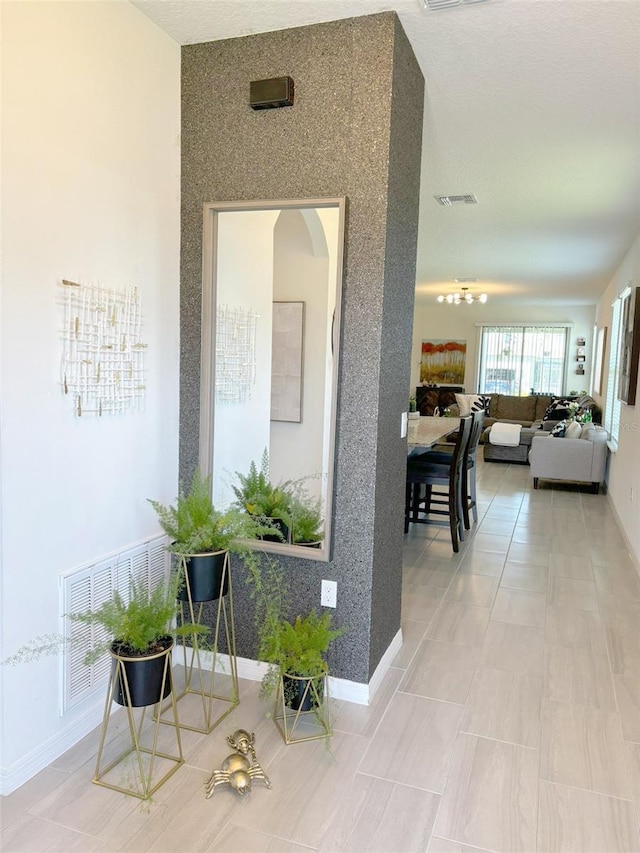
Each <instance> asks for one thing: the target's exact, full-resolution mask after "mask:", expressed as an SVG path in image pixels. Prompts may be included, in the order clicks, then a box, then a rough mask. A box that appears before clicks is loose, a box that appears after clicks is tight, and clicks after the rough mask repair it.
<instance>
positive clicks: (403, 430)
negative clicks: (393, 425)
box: [400, 412, 409, 438]
mask: <svg viewBox="0 0 640 853" xmlns="http://www.w3.org/2000/svg"><path fill="white" fill-rule="evenodd" d="M408 422H409V415H408V414H407V412H403V413H402V418H401V419H400V438H406V437H407V424H408Z"/></svg>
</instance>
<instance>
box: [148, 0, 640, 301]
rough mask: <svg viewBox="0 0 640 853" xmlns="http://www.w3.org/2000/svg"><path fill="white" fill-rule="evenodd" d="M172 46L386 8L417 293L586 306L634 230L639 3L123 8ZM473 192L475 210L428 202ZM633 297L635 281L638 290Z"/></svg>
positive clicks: (234, 1)
mask: <svg viewBox="0 0 640 853" xmlns="http://www.w3.org/2000/svg"><path fill="white" fill-rule="evenodd" d="M134 5H135V6H137V7H138V8H139V9H140V10H141V11H142V12H144V13H145V14H146V15H147V16H148V17H149V18H151V19H152V20H153V21H155V23H156V24H157V25H158V26H160V27H161V28H162V29H163V30H165V31H166V32H167V33H168V34H169V35H170V36H171V37H172V38H173V39H175V40H176V41H177V42H179V43H180V44H193V43H196V42H203V41H212V40H215V39H220V38H230V37H233V36H241V35H248V34H250V33H256V32H266V31H270V30H277V29H285V28H287V27H294V26H300V25H303V24H310V23H318V22H320V21H329V20H335V19H338V18H345V17H352V16H356V15H364V14H371V13H374V12H380V11H385V10H389V9H395V10H396V11H397V12H398V15H399V17H400V20H401V21H402V24H403V26H404V29H405V31H406V33H407V36H408V37H409V40H410V41H411V44H412V46H413V49H414V51H415V54H416V56H417V58H418V61H419V63H420V66H421V68H422V71H423V73H424V76H425V81H426V94H425V120H424V137H423V164H422V181H421V190H420V191H421V202H420V235H419V243H418V268H417V283H416V289H417V293H418V295H419V296H420V297H423V298H426V299H429V300H431V299H433V298H434V296H435V295H437V294H438V293H440V292H441V291H443V290H444V291H448V290H453V289H455V285H454V284H453V279H454V278H460V277H468V276H472V277H476V278H478V279H479V280H480V283H479V285H472V287H473V288H475V287H477V288H481V289H482V290H486V291H487V292H488V293H489V294H491V295H496V296H497V295H502V296H503V297H504V298H507V297H509V296H517V297H518V299H520V300H527V301H530V302H537V303H540V302H549V301H561V302H569V303H574V304H589V303H594V302H595V301H596V300H597V297H598V296H599V295H600V294H601V293H602V291H603V289H604V287H605V286H606V284H607V283H608V281H609V279H610V278H611V275H612V273H613V272H614V270H615V268H616V267H617V266H618V264H619V263H620V261H621V260H622V257H623V256H624V254H625V253H626V251H627V250H628V249H629V247H630V245H631V243H632V242H633V240H634V238H635V237H636V236H637V235H638V233H639V231H640V97H639V93H640V0H487V2H485V3H479V4H476V5H467V6H459V7H455V8H451V9H445V10H441V11H426V10H425V9H424V5H423V3H422V0H395V2H393V0H392V1H391V2H382V0H182V1H181V0H136V2H134ZM462 193H474V194H475V195H476V196H477V198H478V201H479V204H478V205H477V206H466V205H465V206H462V207H450V208H447V207H441V206H440V205H438V204H437V203H436V201H435V200H434V198H433V196H434V195H440V194H462ZM639 284H640V282H639Z"/></svg>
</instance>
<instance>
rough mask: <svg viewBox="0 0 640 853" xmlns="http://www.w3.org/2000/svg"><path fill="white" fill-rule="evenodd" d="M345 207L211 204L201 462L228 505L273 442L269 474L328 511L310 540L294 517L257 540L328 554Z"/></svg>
mask: <svg viewBox="0 0 640 853" xmlns="http://www.w3.org/2000/svg"><path fill="white" fill-rule="evenodd" d="M344 208H345V205H344V199H309V200H302V201H300V200H296V201H265V202H260V201H258V202H237V203H233V202H232V203H220V204H219V203H210V204H209V203H208V204H205V206H204V241H203V246H204V250H203V293H202V365H201V390H200V397H201V399H200V402H201V408H200V412H201V415H200V468H201V471H202V472H203V473H205V474H210V475H211V477H212V483H213V500H214V503H215V505H216V507H218V508H224V507H226V506H228V505H229V504H231V503H232V502H233V501H234V500H235V494H234V492H233V485H238V480H237V477H236V473H237V472H240V473H241V474H247V473H248V471H249V467H250V465H251V463H252V462H253V463H254V464H255V465H256V467H257V468H258V470H260V466H261V462H262V459H263V454H264V452H265V450H266V452H267V455H268V462H269V469H270V481H271V483H272V484H273V485H278V484H280V483H285V482H294V483H295V484H296V486H297V489H298V491H299V492H300V493H301V494H300V496H301V497H303V498H304V500H305V502H307V501H309V502H310V503H311V504H313V503H314V502H315V503H316V504H318V505H319V508H320V511H321V516H322V519H323V521H322V525H321V538H320V539H319V544H318V543H315V545H314V546H313V547H309V546H307V545H301V544H295V539H296V538H298V537H297V536H296V529H295V523H294V524H293V528H294V529H293V530H288V531H287V530H285V531H284V535H285V536H286V538H287V541H276V542H264V543H262V542H261V547H264V549H265V550H268V551H271V552H274V553H280V554H290V555H292V556H296V557H302V558H306V559H312V560H329V559H330V547H331V514H332V494H333V468H334V464H333V457H334V439H335V421H336V397H337V381H338V360H339V341H340V304H341V293H342V263H343V245H344ZM301 526H302V525H301V524H300V525H299V526H298V530H300V529H301Z"/></svg>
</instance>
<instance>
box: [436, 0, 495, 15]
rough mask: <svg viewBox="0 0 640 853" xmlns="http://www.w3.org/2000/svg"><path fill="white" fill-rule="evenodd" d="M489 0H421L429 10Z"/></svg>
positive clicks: (469, 4)
mask: <svg viewBox="0 0 640 853" xmlns="http://www.w3.org/2000/svg"><path fill="white" fill-rule="evenodd" d="M486 2H487V0H420V3H421V5H422V6H424V8H425V9H427V10H428V11H429V12H438V11H439V10H440V9H452V8H453V7H454V6H471V5H473V4H475V3H486Z"/></svg>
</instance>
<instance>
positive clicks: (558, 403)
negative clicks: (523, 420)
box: [542, 397, 575, 421]
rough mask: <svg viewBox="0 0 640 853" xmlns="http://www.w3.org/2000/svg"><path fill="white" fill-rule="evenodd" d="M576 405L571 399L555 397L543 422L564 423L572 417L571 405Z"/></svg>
mask: <svg viewBox="0 0 640 853" xmlns="http://www.w3.org/2000/svg"><path fill="white" fill-rule="evenodd" d="M572 403H575V400H572V399H571V398H570V397H554V398H553V400H552V401H551V404H550V405H549V406H548V407H547V411H546V412H545V413H544V415H543V417H542V420H543V421H564V420H566V418H568V417H569V416H570V415H571V404H572Z"/></svg>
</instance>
